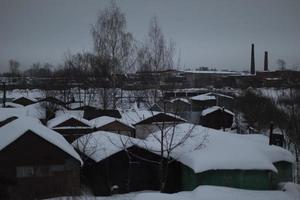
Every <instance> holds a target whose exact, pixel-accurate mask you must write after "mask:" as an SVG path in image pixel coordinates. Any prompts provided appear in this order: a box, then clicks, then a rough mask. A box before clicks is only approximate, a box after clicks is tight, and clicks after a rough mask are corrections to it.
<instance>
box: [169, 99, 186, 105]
mask: <svg viewBox="0 0 300 200" xmlns="http://www.w3.org/2000/svg"><path fill="white" fill-rule="evenodd" d="M175 101H182V102H185V103H187V104H191V103H190V102H189V100H187V99H185V98H175V99H172V100H170V102H171V103H174V102H175Z"/></svg>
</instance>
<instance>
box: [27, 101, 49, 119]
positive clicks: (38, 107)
mask: <svg viewBox="0 0 300 200" xmlns="http://www.w3.org/2000/svg"><path fill="white" fill-rule="evenodd" d="M24 109H25V110H26V111H25V112H26V116H30V117H34V118H37V119H45V118H46V109H45V107H44V106H43V105H42V103H40V102H37V103H34V104H30V105H28V106H25V107H24Z"/></svg>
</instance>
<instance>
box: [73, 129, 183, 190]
mask: <svg viewBox="0 0 300 200" xmlns="http://www.w3.org/2000/svg"><path fill="white" fill-rule="evenodd" d="M135 143H139V142H138V140H137V139H134V138H130V137H127V136H123V135H118V134H114V133H110V132H104V131H98V132H94V133H92V134H89V135H86V136H83V137H81V138H78V139H77V140H76V141H74V142H73V146H74V147H75V148H77V149H78V150H79V152H81V153H82V154H83V156H84V157H86V159H85V164H84V166H83V168H82V174H83V176H84V177H85V181H86V182H87V184H88V185H89V186H90V188H91V189H92V191H93V193H94V194H95V195H96V196H107V195H111V194H116V193H128V192H133V191H142V190H159V188H160V184H159V183H160V181H159V165H158V163H159V161H160V156H159V155H157V154H155V153H152V152H150V151H148V150H147V149H145V148H141V147H140V146H138V145H136V144H135ZM169 172H170V174H172V176H171V175H170V178H169V181H168V182H167V186H166V191H167V192H177V191H178V189H179V187H180V174H179V173H180V169H179V168H175V167H170V170H169Z"/></svg>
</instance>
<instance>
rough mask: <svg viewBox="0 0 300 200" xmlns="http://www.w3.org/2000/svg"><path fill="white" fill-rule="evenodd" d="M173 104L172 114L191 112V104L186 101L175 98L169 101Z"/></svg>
mask: <svg viewBox="0 0 300 200" xmlns="http://www.w3.org/2000/svg"><path fill="white" fill-rule="evenodd" d="M170 102H171V103H172V104H173V111H172V113H176V114H177V113H182V112H190V111H191V110H192V104H191V102H190V101H189V100H188V99H184V98H176V99H172V100H171V101H170Z"/></svg>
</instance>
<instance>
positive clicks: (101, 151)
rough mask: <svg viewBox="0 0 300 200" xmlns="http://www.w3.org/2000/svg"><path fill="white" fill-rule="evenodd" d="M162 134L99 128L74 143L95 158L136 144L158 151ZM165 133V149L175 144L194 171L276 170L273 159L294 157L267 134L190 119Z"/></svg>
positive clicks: (177, 152) (176, 152) (175, 154)
mask: <svg viewBox="0 0 300 200" xmlns="http://www.w3.org/2000/svg"><path fill="white" fill-rule="evenodd" d="M173 131H174V135H173V136H174V137H173V138H172V134H173ZM160 134H161V132H160V131H158V132H156V133H154V134H151V135H150V136H148V137H147V138H146V140H139V139H136V138H131V137H128V136H124V135H119V134H115V133H110V132H105V131H97V132H94V133H91V134H88V135H84V136H82V137H80V138H78V139H77V140H76V141H74V142H73V146H74V147H75V148H77V149H78V150H79V151H81V152H82V153H84V154H85V155H86V156H88V157H90V158H91V159H93V160H94V161H96V162H99V161H101V160H103V159H105V158H107V157H109V156H111V155H113V154H115V153H117V152H119V151H122V150H126V148H129V147H131V146H133V145H137V146H139V147H141V148H145V149H146V150H149V151H152V152H153V153H157V154H159V153H160V142H159V138H160ZM164 134H165V137H164V149H165V150H166V149H170V148H173V147H175V146H176V147H175V148H174V150H172V151H171V154H170V156H171V157H172V158H174V159H176V160H178V161H179V162H181V163H183V164H184V165H186V166H188V167H190V168H191V169H193V170H194V172H195V173H200V172H204V171H207V170H217V169H242V170H251V169H256V170H271V171H274V172H277V169H276V168H275V166H274V165H273V163H275V162H278V161H287V162H294V157H293V155H292V154H291V153H290V152H289V151H287V150H285V149H283V148H281V147H278V146H274V145H268V143H267V141H268V138H267V137H266V136H262V135H251V136H250V135H238V134H232V133H228V132H222V131H218V130H215V129H209V128H205V127H202V126H199V125H197V126H195V125H192V124H187V123H185V124H179V125H177V126H176V128H175V129H174V127H169V128H167V129H165V131H164ZM171 140H172V141H173V142H172V143H171ZM180 143H182V144H180ZM178 144H180V145H178ZM177 145H178V146H177ZM165 156H166V153H165Z"/></svg>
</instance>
